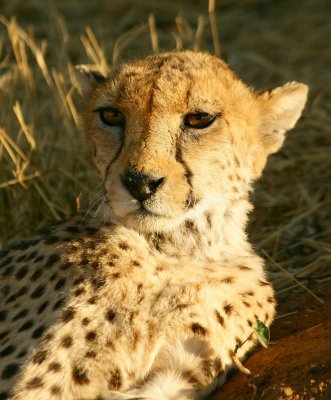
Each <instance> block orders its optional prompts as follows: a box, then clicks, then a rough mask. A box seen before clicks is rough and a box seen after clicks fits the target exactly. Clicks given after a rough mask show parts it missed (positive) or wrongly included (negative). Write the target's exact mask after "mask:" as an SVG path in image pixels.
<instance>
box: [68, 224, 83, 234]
mask: <svg viewBox="0 0 331 400" xmlns="http://www.w3.org/2000/svg"><path fill="white" fill-rule="evenodd" d="M64 230H65V231H66V232H69V233H79V232H80V229H79V227H78V226H74V225H72V226H67V227H65V228H64Z"/></svg>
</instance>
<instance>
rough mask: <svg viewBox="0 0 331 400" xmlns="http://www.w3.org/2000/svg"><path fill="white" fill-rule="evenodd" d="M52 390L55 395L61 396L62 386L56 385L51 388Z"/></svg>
mask: <svg viewBox="0 0 331 400" xmlns="http://www.w3.org/2000/svg"><path fill="white" fill-rule="evenodd" d="M50 392H51V394H52V395H53V396H60V394H61V388H60V386H57V385H54V386H52V387H51V388H50Z"/></svg>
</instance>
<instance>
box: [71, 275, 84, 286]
mask: <svg viewBox="0 0 331 400" xmlns="http://www.w3.org/2000/svg"><path fill="white" fill-rule="evenodd" d="M84 280H85V279H84V278H83V277H82V276H80V277H78V278H76V279H75V280H74V282H73V285H74V286H77V285H79V284H80V283H83V282H84Z"/></svg>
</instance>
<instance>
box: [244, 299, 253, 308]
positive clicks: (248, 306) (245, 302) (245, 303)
mask: <svg viewBox="0 0 331 400" xmlns="http://www.w3.org/2000/svg"><path fill="white" fill-rule="evenodd" d="M243 305H244V306H245V307H247V308H250V307H251V305H250V304H249V303H247V301H243Z"/></svg>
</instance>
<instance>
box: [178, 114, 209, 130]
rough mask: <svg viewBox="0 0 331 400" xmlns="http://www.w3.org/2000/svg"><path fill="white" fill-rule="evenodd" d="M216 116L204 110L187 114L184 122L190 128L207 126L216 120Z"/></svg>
mask: <svg viewBox="0 0 331 400" xmlns="http://www.w3.org/2000/svg"><path fill="white" fill-rule="evenodd" d="M215 118H216V116H215V115H211V114H208V113H204V112H198V113H190V114H186V115H185V117H184V124H185V125H186V126H188V127H190V128H194V129H203V128H207V127H208V126H209V125H211V124H212V123H213V122H214V121H215Z"/></svg>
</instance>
